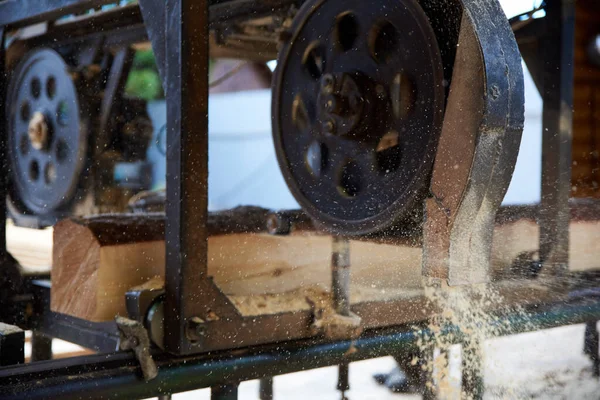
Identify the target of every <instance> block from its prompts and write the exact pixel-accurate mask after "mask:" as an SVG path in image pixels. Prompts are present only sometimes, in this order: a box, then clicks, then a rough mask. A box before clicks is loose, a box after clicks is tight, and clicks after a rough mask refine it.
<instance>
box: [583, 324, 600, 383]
mask: <svg viewBox="0 0 600 400" xmlns="http://www.w3.org/2000/svg"><path fill="white" fill-rule="evenodd" d="M597 324H598V322H597V321H593V322H588V323H586V324H585V337H584V340H583V352H584V354H585V355H587V356H588V357H589V358H590V360H592V366H593V368H594V376H596V377H600V354H599V353H598V350H599V348H600V333H599V332H598V327H597Z"/></svg>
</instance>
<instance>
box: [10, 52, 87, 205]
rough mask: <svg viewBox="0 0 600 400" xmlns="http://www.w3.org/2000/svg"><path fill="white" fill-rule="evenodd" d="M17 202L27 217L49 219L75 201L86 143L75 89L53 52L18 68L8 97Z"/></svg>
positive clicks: (38, 54) (33, 56)
mask: <svg viewBox="0 0 600 400" xmlns="http://www.w3.org/2000/svg"><path fill="white" fill-rule="evenodd" d="M8 104H10V105H11V112H10V114H9V120H8V133H9V135H8V142H9V143H8V144H9V153H10V160H11V192H12V194H11V198H13V201H15V202H16V203H17V205H18V206H19V208H21V209H22V210H21V211H26V212H29V213H34V214H47V213H50V212H52V211H54V210H56V209H58V208H60V207H62V206H64V205H66V204H68V203H69V202H70V201H71V200H72V199H73V197H74V195H75V192H76V190H77V186H78V183H79V181H80V176H81V173H82V169H83V165H84V164H85V149H86V137H85V134H84V132H83V129H82V126H81V122H80V108H79V102H78V98H77V91H76V89H75V85H74V84H73V81H72V79H71V76H70V75H69V73H68V70H67V65H66V64H65V63H64V61H63V60H62V58H61V57H60V55H59V54H58V53H56V52H54V51H53V50H49V49H42V50H36V51H34V52H32V53H30V55H28V56H27V57H26V58H25V59H24V60H23V61H22V62H21V63H20V64H19V66H18V67H17V69H16V71H15V74H14V75H13V79H12V80H11V86H10V88H9V91H8Z"/></svg>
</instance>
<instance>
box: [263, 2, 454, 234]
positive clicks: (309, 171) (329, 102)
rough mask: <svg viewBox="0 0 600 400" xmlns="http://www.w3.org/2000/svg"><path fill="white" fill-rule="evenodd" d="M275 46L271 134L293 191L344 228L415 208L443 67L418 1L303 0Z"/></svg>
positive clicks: (423, 184) (382, 222)
mask: <svg viewBox="0 0 600 400" xmlns="http://www.w3.org/2000/svg"><path fill="white" fill-rule="evenodd" d="M292 31H293V34H292V39H291V40H290V41H289V42H288V43H286V44H285V45H284V46H283V47H282V50H281V53H280V57H279V62H278V67H277V70H276V75H275V90H274V94H273V108H272V113H273V136H274V142H275V147H276V151H277V156H278V160H279V164H280V167H281V169H282V172H283V175H284V177H285V179H286V182H287V184H288V186H289V187H290V189H291V191H292V193H293V194H294V197H295V198H296V199H297V200H298V202H299V203H300V204H301V205H302V207H303V208H304V210H305V211H306V212H307V213H309V214H310V215H311V217H313V218H314V219H316V220H317V222H319V223H320V224H321V225H322V226H324V227H325V228H328V229H329V230H331V231H334V232H336V233H342V234H363V233H370V232H374V231H378V230H381V229H383V228H386V227H388V226H390V225H391V224H393V223H394V222H395V221H397V220H399V219H403V218H405V217H407V216H408V215H410V214H412V213H413V211H414V210H415V208H422V197H423V193H425V192H426V190H427V186H428V175H429V173H430V171H431V167H432V162H433V158H434V155H435V148H436V144H437V138H438V137H439V133H440V130H441V124H442V117H443V111H444V103H445V90H444V86H443V84H442V82H443V66H442V59H441V54H440V50H439V48H438V45H437V40H436V37H435V34H434V32H433V29H432V27H431V26H430V24H429V20H428V18H427V16H426V14H425V12H424V11H423V9H422V8H421V6H420V5H419V3H418V2H417V1H416V0H382V1H381V4H378V7H373V6H372V4H370V3H369V2H364V1H361V0H348V1H345V2H335V1H327V0H313V1H308V2H306V3H305V4H304V5H303V7H302V8H301V9H300V11H299V12H298V14H297V16H296V18H295V20H294V23H293V25H292Z"/></svg>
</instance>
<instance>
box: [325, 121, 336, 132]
mask: <svg viewBox="0 0 600 400" xmlns="http://www.w3.org/2000/svg"><path fill="white" fill-rule="evenodd" d="M323 130H324V131H325V132H326V133H334V132H335V122H333V120H331V119H330V120H328V121H325V122H324V123H323Z"/></svg>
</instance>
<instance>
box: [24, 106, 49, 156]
mask: <svg viewBox="0 0 600 400" xmlns="http://www.w3.org/2000/svg"><path fill="white" fill-rule="evenodd" d="M48 132H49V128H48V119H47V118H46V116H45V115H44V113H42V112H40V111H36V112H35V113H34V114H33V117H31V120H29V127H28V129H27V133H28V135H29V141H30V142H31V146H32V147H33V148H34V149H36V150H42V149H46V148H47V146H48V138H49V133H48Z"/></svg>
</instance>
